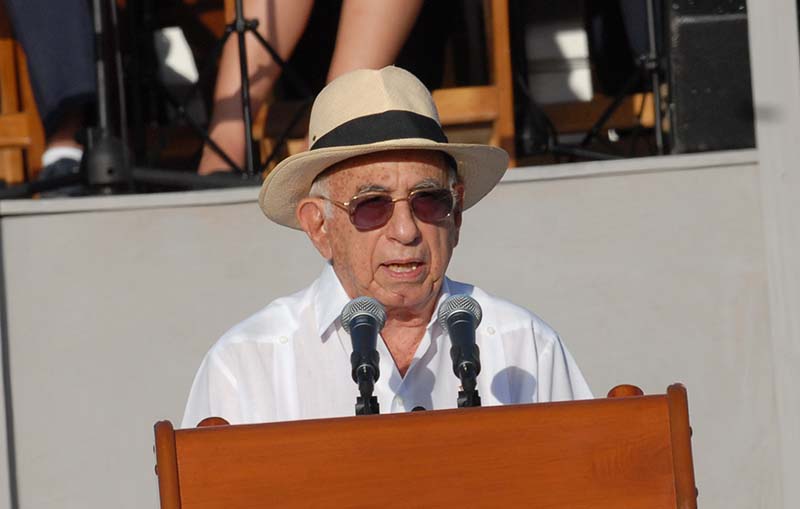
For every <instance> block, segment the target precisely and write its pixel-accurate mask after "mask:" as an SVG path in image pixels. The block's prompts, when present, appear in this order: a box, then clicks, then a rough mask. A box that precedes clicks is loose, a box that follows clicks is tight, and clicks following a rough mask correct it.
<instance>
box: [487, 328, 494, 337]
mask: <svg viewBox="0 0 800 509" xmlns="http://www.w3.org/2000/svg"><path fill="white" fill-rule="evenodd" d="M486 332H488V333H489V335H490V336H494V327H486Z"/></svg>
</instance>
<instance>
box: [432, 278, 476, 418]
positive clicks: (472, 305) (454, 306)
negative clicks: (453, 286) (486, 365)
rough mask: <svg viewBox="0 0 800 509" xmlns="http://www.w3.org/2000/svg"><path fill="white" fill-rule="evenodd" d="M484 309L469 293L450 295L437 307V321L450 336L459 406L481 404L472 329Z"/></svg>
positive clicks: (473, 330) (451, 356)
mask: <svg viewBox="0 0 800 509" xmlns="http://www.w3.org/2000/svg"><path fill="white" fill-rule="evenodd" d="M482 316H483V312H482V311H481V307H480V305H478V302H477V301H476V300H475V299H473V298H472V297H470V296H469V295H463V294H462V295H451V296H450V297H448V298H447V299H446V300H445V301H444V302H443V303H442V305H441V306H439V323H440V324H441V325H442V328H443V329H445V330H446V331H447V333H448V335H449V336H450V341H451V342H452V347H451V348H450V358H451V359H452V360H453V373H455V375H456V376H457V377H458V378H459V379H460V380H461V388H462V390H461V391H459V393H458V406H459V407H462V406H480V404H481V402H480V401H481V400H480V396H479V395H478V390H477V389H476V386H477V380H476V377H477V376H478V374H479V373H480V372H481V361H480V349H479V348H478V345H476V344H475V329H476V328H477V327H478V325H479V324H480V323H481V318H482Z"/></svg>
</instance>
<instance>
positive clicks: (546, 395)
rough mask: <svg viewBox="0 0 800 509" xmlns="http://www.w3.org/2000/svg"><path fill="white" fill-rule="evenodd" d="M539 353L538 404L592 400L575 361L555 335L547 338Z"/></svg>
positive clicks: (587, 385) (589, 390)
mask: <svg viewBox="0 0 800 509" xmlns="http://www.w3.org/2000/svg"><path fill="white" fill-rule="evenodd" d="M548 339H549V340H548V341H547V344H546V345H545V346H544V348H543V349H542V350H541V351H540V353H539V359H538V368H539V391H538V399H539V401H540V402H546V401H568V400H574V399H592V398H593V397H594V396H593V395H592V391H591V389H590V388H589V384H587V383H586V379H585V378H584V377H583V374H582V373H581V370H580V369H579V368H578V364H577V363H576V362H575V359H574V358H573V357H572V355H571V354H570V353H569V351H568V350H567V348H566V347H565V346H564V343H562V341H561V338H560V337H558V335H557V334H553V337H552V338H548Z"/></svg>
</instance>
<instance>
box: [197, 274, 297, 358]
mask: <svg viewBox="0 0 800 509" xmlns="http://www.w3.org/2000/svg"><path fill="white" fill-rule="evenodd" d="M308 291H309V289H308V288H305V289H303V290H300V291H298V292H296V293H294V294H292V295H287V296H285V297H280V298H277V299H275V300H273V301H272V302H270V303H269V304H267V305H266V306H265V307H263V308H262V309H260V310H259V311H257V312H255V313H254V314H252V315H250V316H249V317H247V318H245V319H244V320H242V321H241V322H239V323H237V324H236V325H234V326H233V327H231V328H230V329H228V331H227V332H225V333H224V334H223V335H222V337H220V338H219V340H218V341H217V342H216V343H215V344H214V347H213V348H212V349H213V350H219V349H225V348H226V347H230V346H233V345H239V344H245V343H247V344H249V343H262V344H269V343H276V342H280V341H281V338H286V337H289V336H292V335H293V334H294V333H295V332H296V331H297V330H298V329H299V328H300V327H301V326H302V323H303V320H302V318H301V317H302V315H303V314H304V311H305V308H307V307H308V305H309V304H308Z"/></svg>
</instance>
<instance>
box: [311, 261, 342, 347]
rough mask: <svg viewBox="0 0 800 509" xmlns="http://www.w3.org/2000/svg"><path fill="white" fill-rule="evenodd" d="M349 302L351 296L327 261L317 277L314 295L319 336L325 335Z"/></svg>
mask: <svg viewBox="0 0 800 509" xmlns="http://www.w3.org/2000/svg"><path fill="white" fill-rule="evenodd" d="M348 302H350V297H349V296H348V295H347V292H345V291H344V287H342V283H341V282H339V278H338V277H337V276H336V272H334V271H333V266H332V265H331V264H330V263H326V264H325V268H324V269H322V274H320V276H319V278H318V279H317V291H316V294H315V295H314V313H315V318H316V319H317V333H318V334H319V337H323V336H324V335H325V331H327V330H328V329H329V328H330V326H331V325H332V324H333V323H334V322H335V321H336V320H337V319H338V318H339V315H341V314H342V309H344V307H345V305H347V303H348Z"/></svg>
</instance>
